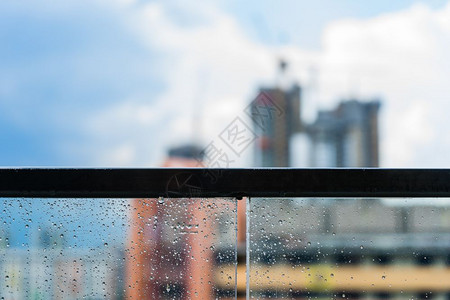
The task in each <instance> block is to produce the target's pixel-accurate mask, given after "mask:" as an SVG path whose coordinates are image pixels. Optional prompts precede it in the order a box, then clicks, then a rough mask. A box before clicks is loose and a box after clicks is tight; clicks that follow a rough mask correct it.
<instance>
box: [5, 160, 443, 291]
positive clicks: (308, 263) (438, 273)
mask: <svg viewBox="0 0 450 300" xmlns="http://www.w3.org/2000/svg"><path fill="white" fill-rule="evenodd" d="M0 197H1V198H2V199H1V200H0V205H1V210H0V216H1V221H2V223H1V225H0V274H1V276H0V295H1V297H2V299H82V298H83V299H241V298H243V299H244V298H248V299H336V298H352V299H381V298H383V299H384V298H393V299H422V298H423V299H430V298H434V299H449V298H450V283H449V282H450V170H436V169H433V170H431V169H390V170H387V169H200V168H195V169H0ZM447 197H448V198H447Z"/></svg>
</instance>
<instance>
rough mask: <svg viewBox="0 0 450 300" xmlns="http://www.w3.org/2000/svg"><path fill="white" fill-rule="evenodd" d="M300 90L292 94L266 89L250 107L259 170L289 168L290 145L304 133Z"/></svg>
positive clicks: (287, 91) (290, 92)
mask: <svg viewBox="0 0 450 300" xmlns="http://www.w3.org/2000/svg"><path fill="white" fill-rule="evenodd" d="M300 92H301V89H300V86H298V85H293V86H292V87H291V88H290V89H288V90H283V89H281V88H278V87H277V88H262V89H261V90H260V92H259V95H258V97H257V98H256V99H255V100H254V101H253V102H252V103H251V104H250V105H251V116H252V120H253V126H254V130H255V133H256V134H257V136H258V140H257V142H256V144H255V145H256V146H255V165H256V166H259V167H289V166H290V160H289V158H290V155H289V149H290V142H291V138H292V136H293V135H294V134H295V133H296V132H298V131H300V130H301V128H302V123H301V118H300V103H301V100H300Z"/></svg>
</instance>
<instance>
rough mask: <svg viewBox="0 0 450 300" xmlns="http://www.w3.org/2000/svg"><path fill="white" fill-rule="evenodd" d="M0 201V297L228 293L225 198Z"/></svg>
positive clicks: (229, 238)
mask: <svg viewBox="0 0 450 300" xmlns="http://www.w3.org/2000/svg"><path fill="white" fill-rule="evenodd" d="M0 206H1V210H0V219H1V220H2V223H1V225H0V294H1V297H2V299H82V298H84V299H125V298H133V299H180V298H185V299H217V298H218V299H227V298H234V296H235V286H236V285H235V279H236V276H235V274H236V272H235V269H236V217H237V215H236V213H237V212H236V200H234V199H223V198H216V199H162V198H160V199H37V198H35V199H2V200H1V201H0ZM233 270H234V271H233Z"/></svg>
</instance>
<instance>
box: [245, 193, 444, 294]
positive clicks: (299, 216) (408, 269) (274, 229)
mask: <svg viewBox="0 0 450 300" xmlns="http://www.w3.org/2000/svg"><path fill="white" fill-rule="evenodd" d="M448 200H449V199H439V200H436V199H315V198H314V199H311V198H310V199H261V198H252V199H250V200H249V202H248V203H249V206H248V207H247V216H248V218H249V219H248V224H249V225H250V226H249V232H248V237H249V240H247V247H248V248H247V255H249V257H248V258H247V259H248V262H249V265H247V271H248V272H249V273H248V274H249V282H248V286H247V288H248V291H249V297H250V298H252V299H335V298H349V299H385V298H393V299H431V298H433V299H448V297H449V295H450V207H449V206H447V205H448V204H449V201H448ZM446 204H447V205H446ZM240 288H243V287H242V285H241V286H240Z"/></svg>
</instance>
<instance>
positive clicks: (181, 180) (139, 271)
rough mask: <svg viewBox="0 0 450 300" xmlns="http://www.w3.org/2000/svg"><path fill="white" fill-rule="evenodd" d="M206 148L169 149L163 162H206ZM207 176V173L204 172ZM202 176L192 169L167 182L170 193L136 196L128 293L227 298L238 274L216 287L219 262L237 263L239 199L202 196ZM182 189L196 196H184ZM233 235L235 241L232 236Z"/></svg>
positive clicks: (182, 164)
mask: <svg viewBox="0 0 450 300" xmlns="http://www.w3.org/2000/svg"><path fill="white" fill-rule="evenodd" d="M201 150H202V149H200V148H197V147H195V146H183V147H178V148H173V149H170V150H169V151H168V157H167V159H166V160H165V161H164V163H163V165H162V166H163V167H172V168H189V167H191V168H193V167H202V166H203V164H202V161H201V160H202V154H201V152H202V151H201ZM206 178H208V177H206ZM200 189H201V178H196V177H195V176H193V175H192V174H190V173H189V172H181V173H179V174H176V175H175V176H174V177H173V178H171V179H170V180H169V182H168V183H167V193H168V194H169V196H170V198H168V199H164V198H159V199H134V200H132V209H131V225H130V228H129V237H130V238H129V241H128V246H127V253H128V255H127V261H126V269H127V272H126V273H127V275H126V281H127V284H126V286H127V288H126V297H127V299H229V298H231V297H232V296H233V295H234V280H233V278H234V277H235V276H232V277H230V278H228V277H226V278H223V276H220V275H219V276H218V277H221V278H222V279H223V280H225V281H226V282H227V284H226V286H225V287H224V288H221V289H218V288H216V285H215V281H216V278H215V276H214V271H215V270H217V267H216V265H218V264H219V263H220V265H223V266H229V265H232V264H234V258H235V250H234V249H235V239H236V229H235V226H236V224H235V222H234V221H230V220H234V219H235V218H236V217H235V214H236V201H235V200H234V201H232V200H229V201H228V200H227V199H215V198H212V199H204V198H203V199H199V198H196V197H195V193H196V192H198V191H199V190H200ZM181 190H183V191H188V192H191V193H192V195H193V197H190V198H182V199H180V198H179V196H177V195H178V192H180V191H181ZM233 241H234V242H233Z"/></svg>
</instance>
